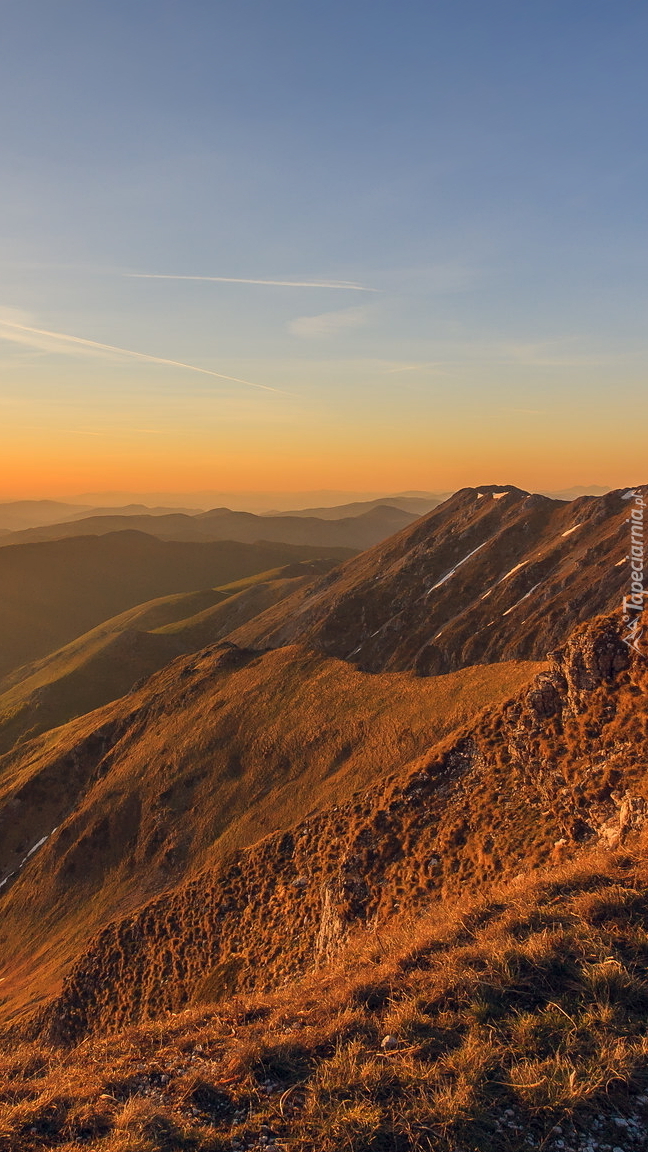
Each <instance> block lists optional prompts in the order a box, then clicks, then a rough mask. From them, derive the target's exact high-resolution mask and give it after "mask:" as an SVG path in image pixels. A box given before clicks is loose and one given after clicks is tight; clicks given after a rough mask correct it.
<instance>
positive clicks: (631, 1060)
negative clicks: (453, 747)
mask: <svg viewBox="0 0 648 1152" xmlns="http://www.w3.org/2000/svg"><path fill="white" fill-rule="evenodd" d="M647 884H648V867H647V863H646V852H645V847H644V845H643V844H642V843H636V842H635V844H633V845H632V847H627V848H625V849H624V850H622V851H617V852H616V853H610V852H608V853H600V852H599V853H598V854H592V853H590V854H582V855H581V858H580V860H579V861H577V862H574V863H571V864H568V865H559V866H556V867H554V868H553V869H550V870H545V871H537V872H536V873H535V874H534V875H532V876H531V877H529V876H527V877H526V878H524V879H520V880H518V881H517V882H516V883H513V884H511V885H509V886H508V887H506V888H501V889H499V890H497V889H493V890H491V892H490V893H489V894H488V896H487V897H486V896H484V897H482V898H481V899H472V900H468V899H463V900H460V901H459V902H457V903H456V904H455V905H454V906H453V907H451V908H450V907H448V908H446V909H445V911H444V912H443V914H439V912H438V910H435V912H434V914H433V915H430V914H429V913H424V914H422V915H420V916H419V917H417V918H416V919H406V918H401V919H400V920H398V919H397V920H395V921H393V922H392V923H391V924H390V925H389V926H384V927H383V928H382V929H381V930H380V931H377V930H375V929H372V928H370V927H368V928H366V929H364V930H363V931H362V932H361V933H358V934H357V935H356V936H355V937H354V939H353V940H352V941H351V945H350V947H349V949H348V950H347V951H346V952H345V953H344V954H343V955H342V956H341V958H339V959H338V961H337V962H336V963H335V964H334V965H333V966H329V967H327V968H325V969H321V970H320V971H319V972H317V973H315V974H312V975H311V976H310V977H308V978H306V979H304V980H302V981H301V982H299V983H297V984H295V985H292V986H290V987H287V988H285V989H283V990H282V991H280V992H276V993H274V994H270V995H266V996H262V995H256V996H250V997H247V998H244V997H237V998H234V999H232V1000H230V1001H229V1002H227V1003H224V1004H221V1005H220V1006H218V1007H214V1008H211V1009H207V1010H195V1009H194V1010H192V1011H187V1012H184V1013H180V1014H177V1015H168V1016H166V1017H164V1018H163V1019H161V1020H159V1021H157V1022H155V1023H151V1024H148V1025H146V1026H140V1027H136V1028H131V1029H128V1030H126V1031H124V1032H122V1033H118V1034H114V1035H112V1036H110V1037H108V1038H90V1039H87V1040H86V1041H84V1042H83V1043H82V1044H80V1045H79V1046H78V1047H76V1048H72V1049H55V1048H50V1047H46V1046H43V1045H41V1044H38V1043H33V1044H22V1045H20V1044H18V1045H10V1046H8V1047H6V1048H5V1051H4V1054H3V1055H2V1056H1V1057H0V1101H1V1105H0V1149H1V1150H2V1152H37V1150H40V1149H48V1148H52V1149H53V1148H56V1149H60V1150H65V1152H70V1150H71V1149H72V1148H76V1147H78V1146H79V1145H81V1146H84V1147H86V1148H89V1149H96V1150H97V1152H171V1150H172V1149H178V1150H183V1149H186V1150H192V1152H224V1150H226V1149H227V1150H233V1149H239V1150H242V1149H245V1148H255V1149H260V1148H262V1147H272V1146H274V1147H277V1148H283V1149H292V1150H293V1152H342V1150H344V1152H405V1150H414V1149H416V1150H421V1152H425V1150H427V1149H429V1150H430V1152H482V1150H485V1149H492V1150H493V1152H528V1150H529V1149H531V1148H537V1149H543V1150H544V1152H559V1149H561V1148H563V1149H585V1148H593V1147H597V1148H599V1149H605V1148H606V1147H607V1148H609V1149H612V1148H614V1149H621V1150H623V1152H625V1150H626V1149H631V1148H641V1147H645V1140H646V1130H645V1127H644V1118H645V1117H646V1116H648V1111H647V1106H648V1097H647V1096H646V1095H644V1091H645V1090H646V1088H648V1064H647V1060H646V1056H647V1054H648V982H647V980H646V976H647V974H648V897H647V896H646V887H647ZM386 1038H389V1039H386Z"/></svg>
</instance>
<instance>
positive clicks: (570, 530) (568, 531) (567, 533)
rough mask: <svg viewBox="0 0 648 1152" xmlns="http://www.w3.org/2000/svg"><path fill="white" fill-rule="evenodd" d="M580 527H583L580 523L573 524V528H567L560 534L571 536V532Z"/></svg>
mask: <svg viewBox="0 0 648 1152" xmlns="http://www.w3.org/2000/svg"><path fill="white" fill-rule="evenodd" d="M582 527H583V525H582V524H574V527H573V528H568V529H567V531H566V532H562V533H561V535H562V536H571V534H572V532H575V531H576V529H577V528H582Z"/></svg>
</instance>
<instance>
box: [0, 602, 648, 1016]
mask: <svg viewBox="0 0 648 1152" xmlns="http://www.w3.org/2000/svg"><path fill="white" fill-rule="evenodd" d="M278 655H279V654H277V656H278ZM647 732H648V665H647V664H646V662H645V659H644V658H643V657H641V656H638V655H637V654H636V653H635V652H632V650H630V649H629V648H628V647H627V646H626V645H625V644H624V643H623V642H622V640H621V625H620V623H619V621H618V620H616V619H614V618H611V617H603V618H599V619H597V620H595V621H594V622H593V623H592V624H589V625H586V626H581V627H579V628H577V629H576V630H575V633H574V635H573V636H572V638H570V640H569V641H568V643H567V644H566V645H565V647H564V648H563V649H562V650H561V651H560V652H558V653H556V654H555V656H554V658H553V663H552V668H551V670H550V671H548V672H544V673H541V674H540V675H539V676H538V677H537V678H536V680H535V681H534V682H533V683H532V684H531V685H530V686H529V687H528V688H526V689H522V690H521V692H520V693H519V694H518V695H517V696H516V697H515V698H513V699H511V700H509V701H508V702H506V703H505V704H503V705H501V706H496V707H495V708H493V709H490V710H488V711H487V712H486V713H484V714H483V715H482V716H481V717H480V718H478V719H477V721H476V722H475V723H473V724H471V725H469V726H468V727H467V728H466V729H465V730H464V731H463V732H462V733H461V734H459V735H456V736H453V737H449V738H447V739H446V740H445V741H444V742H442V743H441V744H440V745H438V746H437V747H436V748H434V747H433V748H432V749H431V750H430V751H428V752H427V753H426V754H425V755H423V756H421V757H419V758H418V759H416V760H414V761H413V762H412V763H411V764H410V766H409V767H408V768H407V769H405V770H401V771H399V772H398V773H397V774H396V775H394V776H392V777H390V778H387V779H385V780H384V781H382V782H378V781H374V783H373V784H372V787H371V789H370V790H369V791H366V792H365V791H362V792H359V793H356V794H355V795H354V796H353V797H351V798H349V799H348V800H346V801H343V802H341V803H338V804H336V805H334V806H333V807H331V808H330V809H329V810H327V811H321V812H319V813H315V814H313V815H311V816H309V817H308V818H307V819H306V820H302V821H300V822H299V823H297V824H296V825H295V826H294V827H293V828H292V829H291V830H290V831H289V832H288V831H285V832H276V833H274V834H272V835H270V836H268V837H266V839H264V840H262V841H260V842H259V843H258V844H255V845H254V846H253V847H251V848H248V849H247V850H244V851H242V852H239V853H237V854H236V855H235V856H233V858H232V859H231V860H230V861H229V862H226V863H224V864H223V865H222V866H221V867H217V868H212V869H208V870H206V871H205V872H204V873H202V874H201V875H200V876H198V877H195V878H193V879H191V880H189V881H188V882H185V883H184V884H182V885H180V886H179V887H176V888H175V889H173V890H170V891H169V892H166V893H163V894H162V895H160V896H158V897H156V898H154V899H153V900H152V901H150V902H149V903H148V904H147V905H145V906H144V907H143V908H141V909H140V910H138V911H135V912H133V913H130V914H128V915H126V916H125V917H121V918H118V919H116V920H115V921H114V922H113V923H111V924H109V925H107V926H106V927H105V928H104V929H102V931H101V932H100V933H99V934H98V935H97V937H96V938H95V939H94V941H93V942H92V944H91V945H90V947H89V948H88V949H87V951H86V952H85V954H84V955H83V956H82V957H81V958H80V959H79V960H78V961H77V962H76V964H75V965H74V966H73V968H72V970H71V971H70V973H69V974H68V976H67V977H66V979H65V981H64V985H63V990H62V993H61V995H60V996H59V997H58V999H57V1000H56V1002H55V1003H54V1004H52V1005H50V1006H49V1008H48V1009H47V1010H46V1014H45V1018H46V1019H47V1021H48V1026H49V1028H50V1029H51V1030H52V1033H53V1034H54V1035H57V1036H60V1037H67V1038H70V1039H72V1038H75V1037H79V1036H81V1035H83V1034H84V1033H86V1032H88V1030H91V1029H94V1028H98V1027H99V1028H114V1027H116V1026H119V1025H120V1024H122V1023H125V1022H127V1021H129V1020H133V1019H142V1018H147V1017H150V1016H156V1015H159V1014H160V1013H161V1012H163V1011H164V1010H165V1009H171V1010H174V1011H177V1010H178V1008H180V1007H182V1006H183V1005H184V1004H186V1003H187V1001H188V1000H191V999H192V998H193V999H198V1000H204V999H212V1000H218V999H219V998H221V997H222V996H223V995H225V994H228V992H231V990H232V988H235V987H238V988H240V989H254V988H257V989H259V988H260V989H264V988H265V989H270V988H276V987H277V986H278V985H280V984H281V983H282V982H284V981H287V980H290V979H294V978H295V976H296V975H297V974H298V973H300V972H303V971H305V970H308V969H309V968H312V966H313V965H314V964H317V963H318V962H322V961H326V960H330V959H332V958H333V957H334V956H335V954H336V953H337V952H338V951H339V950H340V948H341V947H343V946H344V944H345V941H346V940H347V939H348V938H349V934H350V933H352V932H354V931H357V930H361V929H367V928H370V929H372V930H375V929H376V927H378V926H379V925H380V924H381V922H387V921H388V920H389V919H390V918H391V917H392V916H393V915H394V913H395V912H396V911H399V910H401V909H403V908H405V907H406V908H407V909H408V911H410V912H412V911H415V910H416V909H417V908H419V909H428V908H429V906H430V902H431V901H434V900H439V899H440V900H443V901H447V900H449V899H456V898H457V897H458V896H459V895H460V894H462V895H463V896H466V894H467V893H469V892H470V891H477V890H479V891H485V890H486V889H487V887H488V885H489V884H493V883H494V882H501V880H502V879H506V878H509V879H512V878H513V877H514V876H516V875H523V874H524V873H525V872H527V871H528V870H529V869H533V868H534V867H537V866H539V865H542V864H545V863H546V862H547V861H549V860H550V859H551V857H552V856H554V857H555V855H556V853H557V852H558V853H561V852H565V851H569V850H570V849H571V850H572V851H573V850H575V849H576V848H577V847H578V845H580V844H588V843H589V844H591V843H595V842H597V841H599V842H601V843H603V844H605V845H607V846H611V845H614V843H619V842H622V841H623V838H624V836H626V835H627V834H628V833H629V832H630V831H631V830H632V829H633V828H635V827H637V826H641V825H642V824H643V822H644V821H645V819H646V812H647V808H648V795H647V792H648V787H647V781H646V774H645V742H646V735H647ZM51 851H52V849H50V852H51ZM50 862H51V855H50V857H49V861H48V858H47V856H46V853H45V850H43V852H42V855H41V857H40V859H39V861H38V864H37V865H36V868H35V872H34V874H35V876H36V874H39V881H40V883H43V882H44V880H45V875H46V873H45V869H46V867H48V865H49V867H51V863H50ZM20 887H21V886H20V884H17V885H16V887H15V888H14V890H13V893H11V894H10V897H11V896H15V897H17V894H18V893H19V891H20ZM24 899H25V894H24V890H23V894H22V900H23V901H24ZM7 913H8V914H9V915H11V911H10V905H9V906H8V908H7ZM7 977H8V980H10V979H11V977H12V970H11V968H9V969H8V971H7Z"/></svg>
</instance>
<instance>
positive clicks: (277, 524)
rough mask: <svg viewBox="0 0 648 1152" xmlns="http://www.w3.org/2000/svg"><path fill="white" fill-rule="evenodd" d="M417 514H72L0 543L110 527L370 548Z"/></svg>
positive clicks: (383, 509) (386, 509)
mask: <svg viewBox="0 0 648 1152" xmlns="http://www.w3.org/2000/svg"><path fill="white" fill-rule="evenodd" d="M416 517H417V513H414V512H404V511H403V510H402V509H400V508H393V507H390V506H382V505H378V506H377V507H372V508H370V509H369V510H368V511H366V512H363V513H362V514H360V515H351V516H346V517H341V518H338V519H331V520H320V519H318V518H317V517H314V516H308V517H302V516H256V515H254V514H253V513H251V512H231V511H230V509H229V508H213V509H212V510H211V511H209V512H199V513H197V514H192V515H188V514H186V513H183V512H173V513H166V512H156V513H147V514H145V515H139V514H137V513H129V514H128V515H112V514H110V513H104V512H102V513H101V514H100V515H94V516H84V517H82V518H78V517H76V518H74V519H73V520H71V521H68V522H65V523H60V524H47V525H45V526H42V527H39V528H27V529H25V530H24V531H22V532H12V533H5V534H4V535H3V536H2V537H1V538H0V545H3V546H7V545H10V544H26V543H32V542H35V541H44V540H62V539H66V538H68V537H72V536H81V535H92V536H101V535H105V534H107V533H109V532H123V531H133V532H146V533H148V534H149V535H151V536H156V537H157V538H158V539H160V540H183V541H187V542H189V541H191V542H194V543H203V542H205V541H208V540H209V541H213V540H237V541H240V542H242V543H247V544H256V543H258V542H262V541H272V542H277V543H285V544H299V545H303V544H307V545H310V546H312V547H318V548H319V547H326V548H355V549H360V548H368V547H370V546H371V545H372V544H376V543H377V542H378V541H379V540H383V539H384V538H385V536H389V535H391V533H392V532H395V531H397V530H398V529H399V528H402V527H404V525H406V524H410V523H411V522H412V521H413V520H415V519H416Z"/></svg>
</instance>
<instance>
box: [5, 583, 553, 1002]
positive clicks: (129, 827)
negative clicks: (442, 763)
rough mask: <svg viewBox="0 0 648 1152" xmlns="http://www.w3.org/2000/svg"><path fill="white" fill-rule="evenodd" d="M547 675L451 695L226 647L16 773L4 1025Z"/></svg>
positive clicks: (94, 720) (443, 682) (16, 757)
mask: <svg viewBox="0 0 648 1152" xmlns="http://www.w3.org/2000/svg"><path fill="white" fill-rule="evenodd" d="M226 604H227V602H225V605H223V606H224V607H225V606H226ZM536 668H537V665H532V666H526V667H525V666H520V665H506V664H504V665H499V666H497V667H495V668H484V667H480V668H478V669H468V670H465V671H462V672H459V673H454V674H451V675H450V676H446V677H441V678H440V679H439V680H436V681H435V680H432V679H427V680H426V679H421V678H419V677H415V676H412V675H411V674H409V673H403V674H401V673H396V674H393V673H390V674H385V675H379V676H372V675H368V674H366V673H362V672H359V671H358V670H357V669H354V668H353V667H352V666H350V665H348V664H346V663H344V662H341V661H337V660H331V659H327V658H324V657H322V656H319V655H317V654H314V653H312V652H308V651H305V650H302V649H299V648H288V649H284V650H281V651H271V652H268V653H266V654H263V655H259V654H258V653H254V652H245V651H242V650H240V649H237V648H235V647H233V646H231V645H229V644H224V645H221V646H214V647H211V648H206V649H203V650H202V651H201V652H199V653H198V654H196V655H193V656H188V657H182V658H180V659H178V660H176V661H174V662H173V663H172V664H170V665H168V666H167V667H166V668H165V669H163V670H162V671H161V672H159V673H158V674H157V675H156V676H154V677H153V678H152V679H151V680H149V681H147V682H146V683H145V684H143V685H141V686H140V687H139V688H137V689H136V690H135V691H133V692H132V693H131V694H130V695H128V696H126V697H124V698H123V699H122V700H119V701H116V702H115V703H114V704H112V705H108V706H107V707H105V708H103V709H101V710H100V711H99V712H95V713H92V714H90V715H88V716H84V717H82V718H80V719H78V720H75V721H72V722H70V723H69V724H67V725H65V726H64V727H62V728H58V729H56V730H55V731H53V732H50V733H47V734H46V735H43V736H41V737H38V738H35V739H33V740H31V741H29V742H27V743H25V744H23V745H21V746H20V747H19V748H17V749H16V750H15V751H14V752H12V753H9V754H7V755H5V756H3V757H0V820H1V821H2V827H3V836H2V839H1V840H0V883H1V885H2V887H1V889H0V895H1V896H2V911H3V916H2V929H1V939H0V942H1V944H2V957H3V961H4V962H5V963H6V964H7V965H8V968H7V970H6V971H5V972H3V973H2V975H3V978H4V982H3V984H2V992H3V998H4V1009H3V1011H4V1012H13V1011H18V1010H22V1009H23V1008H24V1007H25V1006H27V1005H31V1006H32V1007H33V1005H34V1004H35V1003H37V1002H38V1000H39V998H42V997H46V996H49V995H51V993H52V992H53V991H54V990H55V989H56V985H57V982H58V981H59V980H60V973H61V969H62V966H64V965H65V964H67V963H68V962H69V961H70V959H72V958H73V957H74V956H75V955H76V954H78V952H79V950H80V949H82V948H83V947H84V946H85V945H86V944H87V940H88V934H89V932H91V931H92V930H93V929H96V928H98V927H100V926H101V925H102V924H105V923H106V921H107V920H109V919H110V918H111V917H113V916H114V915H116V914H117V913H118V912H123V911H125V910H127V909H129V908H136V907H138V906H139V905H140V904H142V902H144V901H146V900H147V899H149V898H150V897H151V896H152V895H154V894H155V893H158V892H160V891H164V890H165V889H167V888H168V887H169V886H170V885H173V884H177V883H178V882H179V881H180V880H182V878H183V877H186V876H190V875H195V874H196V871H197V870H198V869H199V868H200V867H201V866H203V865H205V864H206V863H208V862H210V861H212V862H216V861H218V860H222V859H223V858H225V857H226V856H227V854H228V853H231V852H232V851H235V850H238V849H240V848H242V847H244V846H246V845H249V844H252V843H254V842H255V841H256V840H258V839H259V838H260V837H262V836H264V835H266V834H267V833H270V832H272V831H273V830H274V829H277V828H282V829H286V828H288V827H289V826H290V825H291V824H292V823H293V822H294V821H295V820H298V819H300V818H302V817H304V816H305V815H306V814H307V813H308V812H310V811H312V810H313V809H315V808H317V809H321V808H323V807H325V806H326V805H337V804H339V803H341V802H342V801H343V800H344V798H345V797H347V796H349V795H350V794H351V793H352V792H354V791H355V790H356V789H357V788H358V787H361V786H368V785H369V784H370V783H372V782H373V784H372V786H376V785H377V781H378V780H379V779H380V777H381V776H384V775H385V774H386V773H388V772H389V771H391V770H393V769H394V768H395V767H397V766H399V765H401V764H403V763H406V762H407V761H408V760H410V759H411V757H412V756H414V755H416V754H417V753H418V752H420V751H422V750H423V749H424V748H426V747H427V746H428V745H429V743H430V741H432V740H434V739H435V738H436V737H438V736H440V735H442V734H444V733H446V732H448V731H449V730H452V729H453V728H454V727H456V726H457V725H458V724H460V723H462V722H463V721H464V720H465V719H466V717H467V716H470V715H473V714H474V713H475V711H477V710H479V708H481V707H483V706H484V705H485V704H487V703H489V702H490V701H493V700H502V699H505V698H506V697H507V696H508V695H510V693H511V691H513V690H515V689H516V688H517V687H518V686H519V685H520V684H521V683H523V682H525V680H528V679H529V678H530V676H531V675H532V674H533V672H534V671H535V669H536ZM396 701H397V706H395V702H396ZM14 995H15V996H16V999H14Z"/></svg>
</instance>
